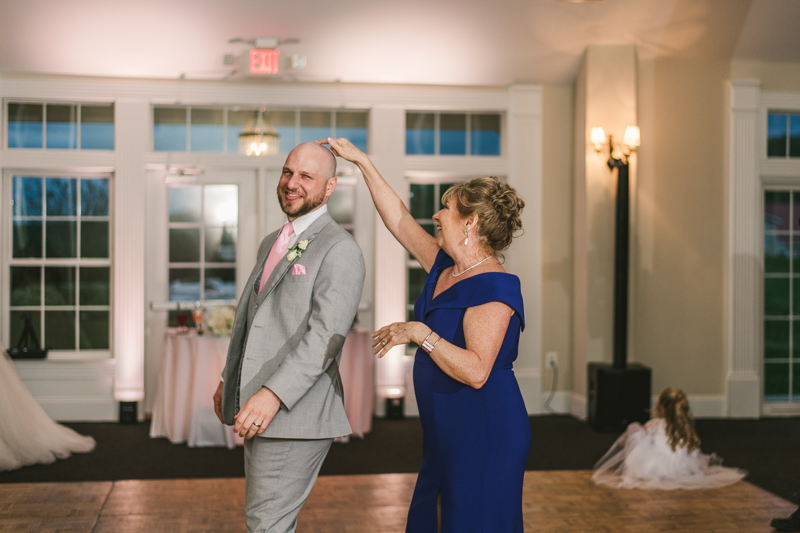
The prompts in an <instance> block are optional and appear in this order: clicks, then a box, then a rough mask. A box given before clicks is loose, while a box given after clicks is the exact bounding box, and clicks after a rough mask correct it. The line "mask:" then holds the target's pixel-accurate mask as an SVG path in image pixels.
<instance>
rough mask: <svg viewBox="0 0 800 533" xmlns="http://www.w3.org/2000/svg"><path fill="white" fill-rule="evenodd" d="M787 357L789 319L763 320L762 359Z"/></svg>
mask: <svg viewBox="0 0 800 533" xmlns="http://www.w3.org/2000/svg"><path fill="white" fill-rule="evenodd" d="M795 329H797V328H795ZM788 358H789V321H788V320H765V321H764V359H788Z"/></svg>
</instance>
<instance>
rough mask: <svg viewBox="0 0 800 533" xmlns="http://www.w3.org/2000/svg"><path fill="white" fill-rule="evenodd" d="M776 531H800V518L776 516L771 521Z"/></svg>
mask: <svg viewBox="0 0 800 533" xmlns="http://www.w3.org/2000/svg"><path fill="white" fill-rule="evenodd" d="M769 525H770V527H772V528H773V529H774V530H775V531H800V520H797V519H795V518H794V515H792V517H791V518H775V519H773V520H772V522H770V523H769Z"/></svg>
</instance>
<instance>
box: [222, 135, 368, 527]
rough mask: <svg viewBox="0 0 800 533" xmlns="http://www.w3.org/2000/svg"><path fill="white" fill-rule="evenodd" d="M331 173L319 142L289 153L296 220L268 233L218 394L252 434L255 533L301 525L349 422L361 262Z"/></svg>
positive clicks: (228, 414) (289, 208) (289, 199)
mask: <svg viewBox="0 0 800 533" xmlns="http://www.w3.org/2000/svg"><path fill="white" fill-rule="evenodd" d="M335 174H336V158H335V157H334V156H333V154H331V152H330V151H329V150H327V149H326V148H324V147H322V146H319V145H317V144H314V143H306V144H301V145H299V146H297V147H295V148H294V150H292V151H291V152H290V153H289V156H288V157H287V159H286V163H285V165H284V167H283V171H282V174H281V178H280V181H279V182H278V200H279V201H280V205H281V209H283V212H284V213H286V216H287V218H288V222H287V223H286V224H285V225H284V226H283V228H281V230H280V231H276V232H274V233H272V234H270V235H268V236H267V237H266V238H264V240H263V241H262V242H261V246H260V247H259V250H258V261H257V263H256V266H255V268H254V269H253V272H252V274H250V278H249V279H248V280H247V284H246V285H245V290H244V292H243V293H242V296H241V298H240V299H239V304H238V307H237V310H236V319H235V321H234V324H233V331H232V332H231V343H230V348H229V349H228V359H227V362H226V364H225V370H224V371H223V373H222V381H221V382H220V384H219V387H218V388H217V391H216V393H215V394H214V408H215V410H216V411H217V416H219V418H220V420H221V421H222V422H223V423H224V424H228V425H234V431H237V432H238V433H239V434H240V435H241V436H243V437H245V444H244V454H245V485H246V493H247V496H246V506H245V514H246V518H247V530H248V531H249V532H269V533H284V532H293V531H295V530H296V528H297V515H298V513H299V512H300V508H301V507H302V506H303V503H304V502H305V500H306V498H307V497H308V494H309V493H310V492H311V488H312V487H313V486H314V481H315V480H316V478H317V474H318V473H319V469H320V467H321V466H322V462H323V460H324V459H325V456H326V455H327V453H328V449H329V448H330V446H331V442H333V438H334V437H338V436H343V435H348V434H349V433H350V432H351V430H350V425H349V424H348V422H347V417H346V415H345V411H344V404H343V401H342V398H343V396H342V381H341V378H340V377H339V359H340V357H341V352H342V345H343V344H344V339H345V336H346V335H347V332H348V330H349V329H350V327H351V325H352V323H353V319H354V318H355V314H356V311H357V309H358V303H359V301H360V299H361V290H362V288H363V286H364V272H365V269H364V258H363V256H362V255H361V249H360V248H359V247H358V245H357V244H356V242H355V241H354V240H353V238H352V237H351V236H350V234H349V233H347V232H346V231H345V230H343V229H342V228H341V227H339V225H338V224H336V223H335V222H334V221H333V219H332V218H331V216H330V214H329V213H328V207H327V205H326V204H327V202H328V198H330V196H331V194H332V193H333V191H334V189H335V188H336V177H335ZM253 437H256V438H253Z"/></svg>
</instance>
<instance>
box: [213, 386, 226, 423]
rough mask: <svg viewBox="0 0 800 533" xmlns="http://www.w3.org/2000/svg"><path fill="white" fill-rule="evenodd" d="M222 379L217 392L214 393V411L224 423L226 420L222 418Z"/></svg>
mask: <svg viewBox="0 0 800 533" xmlns="http://www.w3.org/2000/svg"><path fill="white" fill-rule="evenodd" d="M222 385H223V383H222V381H220V382H219V386H218V387H217V392H215V393H214V412H215V413H217V418H219V421H220V422H222V423H223V424H224V423H225V420H223V419H222Z"/></svg>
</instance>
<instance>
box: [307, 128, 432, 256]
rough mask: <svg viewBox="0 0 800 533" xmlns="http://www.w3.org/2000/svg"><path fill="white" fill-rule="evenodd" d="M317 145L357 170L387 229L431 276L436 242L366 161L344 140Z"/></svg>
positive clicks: (364, 155)
mask: <svg viewBox="0 0 800 533" xmlns="http://www.w3.org/2000/svg"><path fill="white" fill-rule="evenodd" d="M317 142H318V143H319V144H327V145H329V146H330V147H331V151H332V152H333V153H334V154H335V155H337V156H339V157H341V158H342V159H346V160H348V161H350V162H352V163H355V164H356V165H357V166H358V168H359V170H361V174H362V175H363V176H364V181H365V182H366V184H367V187H368V188H369V192H370V194H371V195H372V201H373V203H374V204H375V208H376V209H377V210H378V214H379V215H380V216H381V219H382V220H383V223H384V224H385V225H386V229H388V230H389V232H391V234H392V235H394V238H395V239H397V241H398V242H399V243H400V244H402V245H403V248H405V249H406V250H408V251H409V253H411V255H413V256H414V257H415V258H416V260H417V261H419V264H420V265H421V266H422V268H424V269H425V271H426V272H430V270H431V267H432V266H433V262H434V261H435V260H436V254H437V253H439V247H438V246H437V245H436V239H434V238H433V237H432V236H431V235H430V234H429V233H428V232H427V231H425V230H424V229H423V228H422V226H420V225H419V224H418V223H417V221H416V220H414V217H412V216H411V213H410V212H409V211H408V209H407V208H406V206H405V204H404V203H403V200H401V199H400V197H399V196H398V195H397V193H396V192H394V190H393V189H392V188H391V187H390V186H389V184H388V183H386V180H385V179H383V176H381V174H380V172H378V169H377V168H375V165H373V164H372V161H371V160H370V159H369V157H368V156H367V155H366V154H365V153H364V152H362V151H361V150H359V149H358V148H356V147H355V146H353V143H351V142H350V141H348V140H347V139H344V138H341V139H332V138H330V137H329V138H328V139H327V140H325V141H317Z"/></svg>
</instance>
